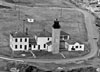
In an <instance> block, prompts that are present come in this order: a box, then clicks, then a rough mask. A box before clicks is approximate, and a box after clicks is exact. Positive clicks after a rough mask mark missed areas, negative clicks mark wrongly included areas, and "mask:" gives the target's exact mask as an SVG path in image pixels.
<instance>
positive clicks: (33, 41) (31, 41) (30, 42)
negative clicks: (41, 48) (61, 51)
mask: <svg viewBox="0 0 100 72" xmlns="http://www.w3.org/2000/svg"><path fill="white" fill-rule="evenodd" d="M29 44H32V45H37V42H36V40H35V39H34V38H33V39H29Z"/></svg>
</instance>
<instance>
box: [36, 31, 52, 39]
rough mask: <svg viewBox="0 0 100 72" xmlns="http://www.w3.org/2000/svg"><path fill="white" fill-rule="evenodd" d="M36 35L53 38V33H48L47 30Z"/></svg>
mask: <svg viewBox="0 0 100 72" xmlns="http://www.w3.org/2000/svg"><path fill="white" fill-rule="evenodd" d="M36 35H37V36H38V37H52V33H50V32H48V31H46V30H43V31H40V32H37V34H36Z"/></svg>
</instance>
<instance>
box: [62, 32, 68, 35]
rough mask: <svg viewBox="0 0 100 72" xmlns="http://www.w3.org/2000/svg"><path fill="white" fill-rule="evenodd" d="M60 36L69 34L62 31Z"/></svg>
mask: <svg viewBox="0 0 100 72" xmlns="http://www.w3.org/2000/svg"><path fill="white" fill-rule="evenodd" d="M60 35H69V34H68V33H66V32H64V31H61V32H60Z"/></svg>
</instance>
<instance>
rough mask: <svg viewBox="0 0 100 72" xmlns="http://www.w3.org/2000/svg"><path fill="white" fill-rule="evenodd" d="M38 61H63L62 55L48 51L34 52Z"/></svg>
mask: <svg viewBox="0 0 100 72" xmlns="http://www.w3.org/2000/svg"><path fill="white" fill-rule="evenodd" d="M33 53H34V54H35V55H36V58H37V59H63V57H62V56H61V55H60V54H52V53H51V52H47V51H33Z"/></svg>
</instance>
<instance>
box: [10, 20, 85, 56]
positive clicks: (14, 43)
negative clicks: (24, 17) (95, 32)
mask: <svg viewBox="0 0 100 72" xmlns="http://www.w3.org/2000/svg"><path fill="white" fill-rule="evenodd" d="M69 40H70V35H69V34H68V33H66V32H64V31H62V30H61V26H60V24H59V21H58V20H55V21H54V24H53V26H52V33H50V32H48V31H46V30H43V31H41V32H37V33H35V34H34V35H31V34H29V33H28V31H27V30H26V32H11V33H10V47H11V49H12V50H13V51H28V50H45V51H48V52H52V53H54V54H56V53H59V51H60V49H61V48H65V49H67V50H68V51H84V44H80V43H78V42H76V43H74V44H70V43H68V42H69ZM73 48H74V49H73Z"/></svg>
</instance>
